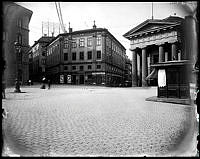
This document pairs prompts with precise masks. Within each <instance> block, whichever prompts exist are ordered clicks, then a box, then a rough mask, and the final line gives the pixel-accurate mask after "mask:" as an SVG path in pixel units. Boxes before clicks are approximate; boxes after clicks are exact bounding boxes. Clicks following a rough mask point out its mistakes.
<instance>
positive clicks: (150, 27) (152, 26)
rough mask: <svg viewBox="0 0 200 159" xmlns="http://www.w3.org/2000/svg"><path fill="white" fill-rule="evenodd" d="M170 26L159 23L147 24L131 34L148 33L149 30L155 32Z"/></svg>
mask: <svg viewBox="0 0 200 159" xmlns="http://www.w3.org/2000/svg"><path fill="white" fill-rule="evenodd" d="M169 25H171V24H161V23H157V24H154V23H149V24H147V25H145V26H143V27H142V28H140V29H138V30H137V31H135V32H133V33H139V32H145V31H149V30H155V29H156V30H157V29H159V28H163V27H167V26H169Z"/></svg>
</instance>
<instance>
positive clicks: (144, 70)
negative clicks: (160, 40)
mask: <svg viewBox="0 0 200 159" xmlns="http://www.w3.org/2000/svg"><path fill="white" fill-rule="evenodd" d="M146 77H147V53H146V48H142V87H146V86H147V80H146V79H145V78H146Z"/></svg>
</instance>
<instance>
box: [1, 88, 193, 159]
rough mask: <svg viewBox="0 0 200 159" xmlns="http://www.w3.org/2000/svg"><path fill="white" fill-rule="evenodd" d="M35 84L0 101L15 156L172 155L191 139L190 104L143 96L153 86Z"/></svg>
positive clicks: (153, 92)
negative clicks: (49, 87) (167, 101)
mask: <svg viewBox="0 0 200 159" xmlns="http://www.w3.org/2000/svg"><path fill="white" fill-rule="evenodd" d="M39 87H40V86H39V85H37V86H31V87H22V88H21V90H22V91H24V92H25V93H12V92H13V90H14V88H12V89H6V99H3V100H2V105H3V107H4V108H5V109H6V110H7V111H8V117H7V118H6V119H4V120H3V123H2V124H3V128H4V134H5V143H6V145H7V146H8V147H9V148H10V149H11V150H12V152H13V153H16V154H19V155H20V156H74V155H80V156H88V155H91V156H93V155H94V156H121V155H122V156H139V155H141V156H144V155H146V156H163V155H167V156H168V155H171V156H173V155H174V156H175V155H181V154H184V153H185V152H186V150H189V147H191V146H190V145H191V144H192V145H194V142H193V141H195V140H196V138H195V132H196V131H195V130H196V125H195V124H196V122H195V121H196V119H195V115H194V112H195V111H194V106H187V105H179V104H169V103H160V102H151V101H145V98H147V97H150V96H155V95H156V94H157V90H156V88H146V89H145V88H108V87H94V86H53V87H52V88H51V89H50V90H48V89H40V88H39ZM194 138H195V139H194ZM193 139H194V140H193ZM185 143H187V144H185ZM190 143H191V144H190ZM195 146H196V145H195ZM192 150H193V149H192ZM192 150H191V151H192ZM189 151H190V150H189ZM177 152H179V153H177Z"/></svg>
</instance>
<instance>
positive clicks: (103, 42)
mask: <svg viewBox="0 0 200 159" xmlns="http://www.w3.org/2000/svg"><path fill="white" fill-rule="evenodd" d="M125 62H126V49H125V48H124V46H123V45H122V44H121V43H120V42H119V41H118V40H117V39H116V38H115V37H114V36H113V35H112V34H111V33H110V32H109V31H108V30H107V29H105V28H96V26H95V25H94V26H93V28H92V29H87V30H80V31H74V32H73V31H72V28H69V33H64V34H60V35H58V36H57V37H55V38H54V39H53V40H52V41H51V42H50V44H49V45H48V46H47V57H46V76H47V78H50V79H51V80H52V82H53V83H65V84H86V85H91V84H92V85H106V86H119V85H120V84H123V83H124V80H125Z"/></svg>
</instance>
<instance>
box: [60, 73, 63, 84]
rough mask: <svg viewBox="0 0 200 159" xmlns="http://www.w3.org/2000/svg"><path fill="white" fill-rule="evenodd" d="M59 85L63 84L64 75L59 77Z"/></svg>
mask: <svg viewBox="0 0 200 159" xmlns="http://www.w3.org/2000/svg"><path fill="white" fill-rule="evenodd" d="M60 83H61V84H63V83H64V75H60Z"/></svg>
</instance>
